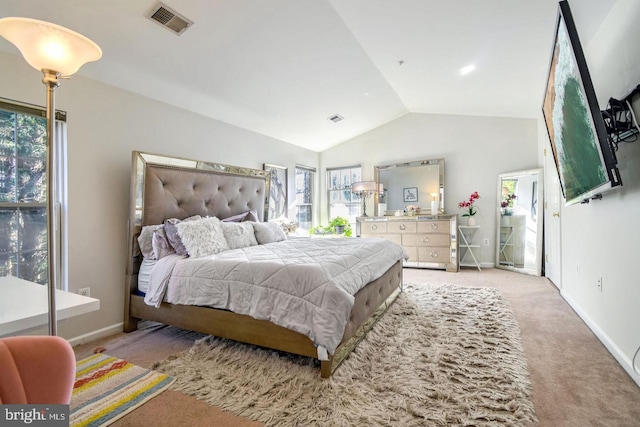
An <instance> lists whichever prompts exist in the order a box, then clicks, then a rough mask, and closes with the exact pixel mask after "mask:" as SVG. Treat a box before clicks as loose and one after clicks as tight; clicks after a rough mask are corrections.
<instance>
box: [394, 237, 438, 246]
mask: <svg viewBox="0 0 640 427" xmlns="http://www.w3.org/2000/svg"><path fill="white" fill-rule="evenodd" d="M402 245H403V246H449V245H450V240H449V235H448V234H403V235H402Z"/></svg>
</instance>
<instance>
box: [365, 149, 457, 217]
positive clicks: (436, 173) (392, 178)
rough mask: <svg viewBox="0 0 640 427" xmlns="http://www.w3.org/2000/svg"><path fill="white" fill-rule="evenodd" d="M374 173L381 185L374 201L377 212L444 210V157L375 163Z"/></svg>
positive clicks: (410, 213) (385, 214)
mask: <svg viewBox="0 0 640 427" xmlns="http://www.w3.org/2000/svg"><path fill="white" fill-rule="evenodd" d="M374 174H375V180H376V182H377V183H378V184H382V188H383V189H384V190H383V191H382V193H380V195H379V196H378V197H377V203H376V204H375V214H376V215H377V216H402V215H413V214H418V213H421V214H434V213H444V159H429V160H417V161H411V162H404V163H393V164H387V165H380V166H375V168H374ZM408 206H409V207H411V208H413V209H407V207H408ZM436 211H437V212H436Z"/></svg>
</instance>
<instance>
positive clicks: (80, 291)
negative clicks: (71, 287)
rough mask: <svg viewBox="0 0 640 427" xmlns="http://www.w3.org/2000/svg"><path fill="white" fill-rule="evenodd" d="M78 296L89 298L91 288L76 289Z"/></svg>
mask: <svg viewBox="0 0 640 427" xmlns="http://www.w3.org/2000/svg"><path fill="white" fill-rule="evenodd" d="M78 294H79V295H82V296H84V297H90V296H91V288H80V289H78Z"/></svg>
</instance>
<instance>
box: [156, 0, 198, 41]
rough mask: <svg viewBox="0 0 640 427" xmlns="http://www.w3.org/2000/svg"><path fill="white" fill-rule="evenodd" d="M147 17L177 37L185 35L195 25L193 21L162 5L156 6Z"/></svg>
mask: <svg viewBox="0 0 640 427" xmlns="http://www.w3.org/2000/svg"><path fill="white" fill-rule="evenodd" d="M145 16H146V17H147V18H149V19H151V20H152V21H153V22H155V23H157V24H160V25H162V26H163V27H164V28H166V29H168V30H170V31H171V32H173V33H175V34H177V35H180V34H182V33H184V32H185V31H186V30H187V28H189V27H190V26H192V25H193V21H192V20H190V19H187V18H186V17H184V16H182V15H180V14H179V13H178V12H176V11H175V10H173V9H171V8H170V7H169V6H167V5H166V4H162V3H158V4H156V5H155V6H154V7H153V8H152V9H151V10H150V11H149V12H148V13H147V14H146V15H145Z"/></svg>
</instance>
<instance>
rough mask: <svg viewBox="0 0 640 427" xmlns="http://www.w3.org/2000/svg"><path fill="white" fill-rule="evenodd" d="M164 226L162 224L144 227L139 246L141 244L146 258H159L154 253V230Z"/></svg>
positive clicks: (139, 238) (139, 237)
mask: <svg viewBox="0 0 640 427" xmlns="http://www.w3.org/2000/svg"><path fill="white" fill-rule="evenodd" d="M162 227H163V225H162V224H159V225H145V226H144V227H142V230H141V231H140V235H139V236H138V246H140V252H141V253H142V256H143V257H144V258H145V259H158V258H157V257H156V254H154V253H153V242H152V241H153V232H154V231H156V230H157V229H158V228H162Z"/></svg>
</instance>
